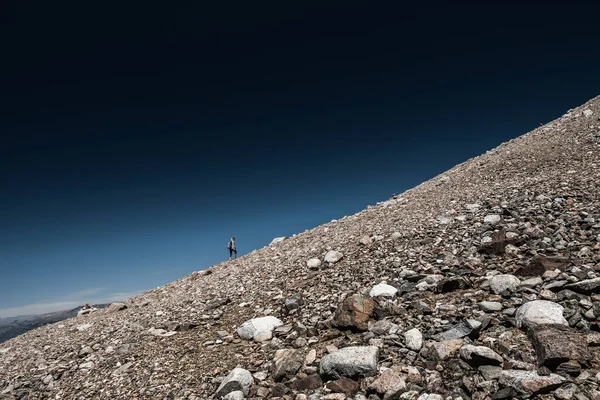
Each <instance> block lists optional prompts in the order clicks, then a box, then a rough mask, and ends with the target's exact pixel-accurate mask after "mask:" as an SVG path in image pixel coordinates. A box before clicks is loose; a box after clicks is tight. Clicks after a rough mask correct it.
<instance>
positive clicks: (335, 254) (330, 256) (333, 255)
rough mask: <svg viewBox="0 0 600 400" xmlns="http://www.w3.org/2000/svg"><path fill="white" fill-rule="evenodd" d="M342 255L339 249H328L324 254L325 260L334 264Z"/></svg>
mask: <svg viewBox="0 0 600 400" xmlns="http://www.w3.org/2000/svg"><path fill="white" fill-rule="evenodd" d="M343 257H344V255H343V254H342V253H340V252H339V251H335V250H329V251H328V252H327V254H325V262H326V263H329V264H335V263H336V262H338V261H340V260H341V259H342V258H343Z"/></svg>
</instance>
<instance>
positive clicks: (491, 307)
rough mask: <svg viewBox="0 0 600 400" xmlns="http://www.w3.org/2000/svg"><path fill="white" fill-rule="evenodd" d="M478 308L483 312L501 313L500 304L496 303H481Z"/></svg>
mask: <svg viewBox="0 0 600 400" xmlns="http://www.w3.org/2000/svg"><path fill="white" fill-rule="evenodd" d="M479 307H480V308H481V309H482V310H483V311H485V312H497V311H502V303H500V302H497V301H482V302H481V303H479Z"/></svg>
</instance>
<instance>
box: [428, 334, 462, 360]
mask: <svg viewBox="0 0 600 400" xmlns="http://www.w3.org/2000/svg"><path fill="white" fill-rule="evenodd" d="M462 345H463V341H462V339H453V340H444V341H442V342H428V343H427V344H426V345H425V346H426V353H427V355H428V356H429V358H430V359H432V360H434V361H444V360H447V359H449V358H452V357H454V356H455V355H456V354H457V353H458V351H459V349H460V348H461V347H462Z"/></svg>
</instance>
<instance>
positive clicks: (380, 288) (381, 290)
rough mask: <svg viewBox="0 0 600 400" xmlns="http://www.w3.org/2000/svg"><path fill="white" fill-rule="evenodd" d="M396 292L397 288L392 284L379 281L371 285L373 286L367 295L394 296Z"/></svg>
mask: <svg viewBox="0 0 600 400" xmlns="http://www.w3.org/2000/svg"><path fill="white" fill-rule="evenodd" d="M396 293H398V289H396V288H395V287H393V286H392V285H388V284H387V283H379V284H377V285H375V286H373V288H371V291H370V292H369V296H371V297H377V296H383V297H394V296H396Z"/></svg>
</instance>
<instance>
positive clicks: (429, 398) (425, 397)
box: [417, 393, 444, 400]
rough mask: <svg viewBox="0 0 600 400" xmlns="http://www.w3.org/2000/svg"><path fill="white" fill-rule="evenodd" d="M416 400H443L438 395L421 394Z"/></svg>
mask: <svg viewBox="0 0 600 400" xmlns="http://www.w3.org/2000/svg"><path fill="white" fill-rule="evenodd" d="M417 400H444V398H443V397H442V396H441V395H439V394H430V393H423V394H422V395H420V396H419V398H418V399H417Z"/></svg>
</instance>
